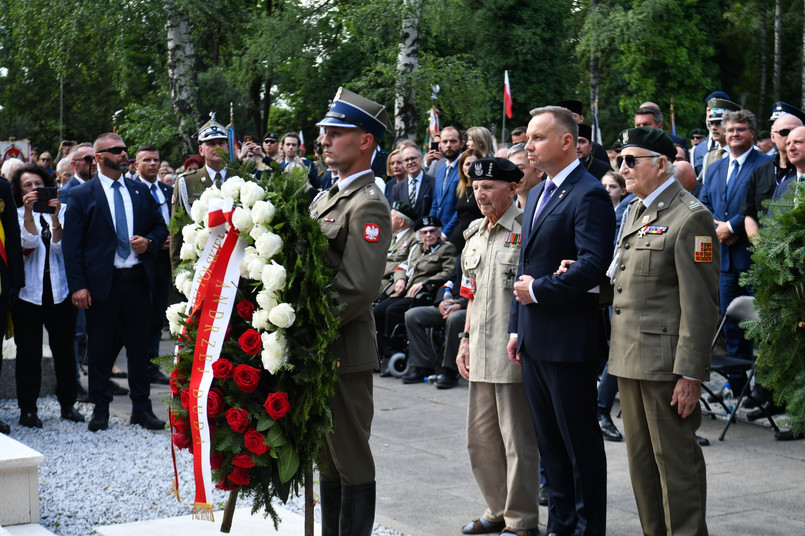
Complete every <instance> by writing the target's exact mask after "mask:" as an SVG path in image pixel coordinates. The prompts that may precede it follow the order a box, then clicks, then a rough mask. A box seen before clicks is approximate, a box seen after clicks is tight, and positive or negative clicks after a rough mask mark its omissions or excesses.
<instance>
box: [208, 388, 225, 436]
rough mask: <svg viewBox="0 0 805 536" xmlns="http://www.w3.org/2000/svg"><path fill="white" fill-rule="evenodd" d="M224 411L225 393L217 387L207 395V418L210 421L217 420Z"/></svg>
mask: <svg viewBox="0 0 805 536" xmlns="http://www.w3.org/2000/svg"><path fill="white" fill-rule="evenodd" d="M223 409H224V393H222V392H221V390H220V389H218V388H217V387H213V388H212V389H210V392H209V393H208V394H207V416H208V417H209V418H210V419H214V418H216V417H217V416H218V415H219V414H220V413H221V411H222V410H223ZM210 435H212V433H211V434H210Z"/></svg>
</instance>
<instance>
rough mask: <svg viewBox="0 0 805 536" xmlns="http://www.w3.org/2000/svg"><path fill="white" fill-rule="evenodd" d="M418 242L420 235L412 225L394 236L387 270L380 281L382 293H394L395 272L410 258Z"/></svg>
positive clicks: (387, 256) (387, 294)
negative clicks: (412, 249)
mask: <svg viewBox="0 0 805 536" xmlns="http://www.w3.org/2000/svg"><path fill="white" fill-rule="evenodd" d="M417 243H419V237H418V236H417V233H416V231H414V230H413V229H412V228H410V227H409V228H408V229H406V230H405V231H403V232H401V233H400V235H399V236H392V238H391V244H390V245H389V251H388V254H387V255H386V271H385V272H384V273H383V279H382V281H380V291H381V292H382V295H384V296H391V295H392V294H394V272H395V271H396V270H397V268H399V267H400V265H401V264H404V263H405V262H406V261H407V260H408V255H409V254H410V253H411V248H412V247H413V246H414V244H417Z"/></svg>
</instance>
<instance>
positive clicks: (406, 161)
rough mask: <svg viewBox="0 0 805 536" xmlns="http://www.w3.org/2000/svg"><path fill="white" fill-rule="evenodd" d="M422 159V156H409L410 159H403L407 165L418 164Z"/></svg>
mask: <svg viewBox="0 0 805 536" xmlns="http://www.w3.org/2000/svg"><path fill="white" fill-rule="evenodd" d="M420 158H422V157H421V156H409V157H408V158H403V162H405V163H406V164H410V163H411V162H416V161H417V160H419V159H420Z"/></svg>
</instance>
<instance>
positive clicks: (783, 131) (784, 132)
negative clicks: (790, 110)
mask: <svg viewBox="0 0 805 536" xmlns="http://www.w3.org/2000/svg"><path fill="white" fill-rule="evenodd" d="M792 130H794V129H793V128H781V129H780V130H774V131H772V132H774V133H775V134H779V135H780V136H782V137H783V138H785V137H786V136H788V135H789V134H790V133H791V131H792Z"/></svg>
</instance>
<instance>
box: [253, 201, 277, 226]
mask: <svg viewBox="0 0 805 536" xmlns="http://www.w3.org/2000/svg"><path fill="white" fill-rule="evenodd" d="M276 211H277V210H276V209H275V208H274V205H273V204H271V201H257V202H256V203H255V204H254V206H253V207H252V219H253V220H254V223H255V224H260V223H271V221H272V220H273V219H274V213H275V212H276Z"/></svg>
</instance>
